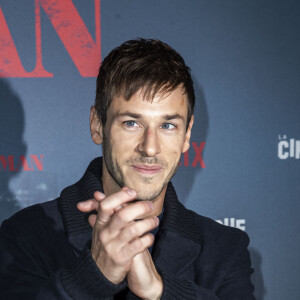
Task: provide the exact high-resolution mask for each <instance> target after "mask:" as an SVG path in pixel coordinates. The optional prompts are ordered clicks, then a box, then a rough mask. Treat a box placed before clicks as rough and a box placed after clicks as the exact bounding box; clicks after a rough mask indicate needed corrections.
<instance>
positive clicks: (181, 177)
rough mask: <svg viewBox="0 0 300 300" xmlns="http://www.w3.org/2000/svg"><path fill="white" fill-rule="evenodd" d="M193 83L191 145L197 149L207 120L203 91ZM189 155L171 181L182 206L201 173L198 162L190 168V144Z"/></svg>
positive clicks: (195, 80)
mask: <svg viewBox="0 0 300 300" xmlns="http://www.w3.org/2000/svg"><path fill="white" fill-rule="evenodd" d="M193 81H194V89H195V96H196V104H195V112H194V114H195V120H194V126H193V129H192V137H191V143H192V142H196V143H197V146H198V147H199V146H200V142H206V139H207V132H208V124H209V120H208V113H207V106H206V101H205V96H204V92H203V89H202V87H201V85H200V84H199V83H198V81H197V79H196V78H194V77H193ZM204 151H205V147H204V149H203V151H202V158H203V157H204ZM189 153H190V154H191V155H189V166H188V167H186V166H183V165H181V166H180V167H179V169H178V172H177V174H176V175H175V177H174V178H173V180H172V182H173V183H174V187H175V189H176V193H177V195H178V199H179V200H180V202H181V203H183V204H185V202H186V200H187V199H188V198H189V194H190V191H191V190H192V189H193V185H194V181H195V178H196V175H197V173H200V172H201V171H202V168H201V166H200V164H199V162H198V163H197V165H196V166H195V167H192V166H191V165H192V163H193V160H194V157H193V153H194V150H193V146H192V144H191V146H190V150H189ZM182 161H183V159H181V162H182Z"/></svg>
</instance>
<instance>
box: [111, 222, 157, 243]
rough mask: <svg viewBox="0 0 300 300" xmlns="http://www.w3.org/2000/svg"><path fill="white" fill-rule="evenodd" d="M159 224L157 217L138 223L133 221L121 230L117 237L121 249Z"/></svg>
mask: <svg viewBox="0 0 300 300" xmlns="http://www.w3.org/2000/svg"><path fill="white" fill-rule="evenodd" d="M158 224H159V219H158V217H151V218H147V219H144V220H140V221H135V222H132V223H130V224H129V225H127V226H126V227H124V228H123V230H122V231H121V233H120V234H119V236H118V237H117V239H118V243H119V244H120V246H121V247H123V246H124V245H125V244H128V243H130V242H132V241H133V240H135V239H136V238H138V237H141V236H143V235H145V234H146V233H147V232H150V231H151V230H153V229H154V228H156V227H157V226H158Z"/></svg>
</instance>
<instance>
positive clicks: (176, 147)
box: [163, 136, 184, 162]
mask: <svg viewBox="0 0 300 300" xmlns="http://www.w3.org/2000/svg"><path fill="white" fill-rule="evenodd" d="M183 143H184V139H183V137H182V136H178V137H174V139H172V140H167V141H166V142H165V143H164V146H163V147H164V148H165V149H166V154H167V157H166V159H168V160H170V161H174V162H177V160H178V159H179V158H180V156H181V153H182V148H183Z"/></svg>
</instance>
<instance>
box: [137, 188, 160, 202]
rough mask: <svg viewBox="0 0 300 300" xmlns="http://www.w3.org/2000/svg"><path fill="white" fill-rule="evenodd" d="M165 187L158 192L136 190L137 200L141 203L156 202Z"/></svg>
mask: <svg viewBox="0 0 300 300" xmlns="http://www.w3.org/2000/svg"><path fill="white" fill-rule="evenodd" d="M163 189H164V188H163V187H162V188H160V189H157V190H154V191H153V190H148V189H147V190H140V189H136V192H137V197H136V200H139V201H154V200H155V199H156V198H157V197H159V196H160V194H161V193H162V191H163Z"/></svg>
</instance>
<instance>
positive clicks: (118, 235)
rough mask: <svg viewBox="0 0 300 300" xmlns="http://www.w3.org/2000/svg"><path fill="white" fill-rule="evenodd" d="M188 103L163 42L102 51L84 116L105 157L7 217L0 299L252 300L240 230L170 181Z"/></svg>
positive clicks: (186, 77)
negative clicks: (208, 213)
mask: <svg viewBox="0 0 300 300" xmlns="http://www.w3.org/2000/svg"><path fill="white" fill-rule="evenodd" d="M194 102H195V96H194V90H193V83H192V79H191V76H190V71H189V68H188V67H187V66H186V65H185V63H184V61H183V59H182V57H181V56H180V55H179V54H178V53H177V52H176V51H174V50H173V49H172V48H171V47H169V46H168V45H166V44H165V43H162V42H161V41H158V40H145V39H139V40H133V41H128V42H125V43H124V44H122V45H121V46H120V47H118V48H116V49H114V50H113V51H112V52H111V53H110V54H109V55H108V56H107V57H106V58H105V59H104V61H103V63H102V65H101V67H100V71H99V75H98V78H97V90H96V101H95V106H94V107H92V108H91V114H90V127H91V136H92V139H93V141H94V142H95V143H96V144H102V146H103V159H102V158H99V159H96V160H94V161H93V162H92V163H91V164H90V166H89V167H88V169H87V171H86V173H85V174H84V176H83V178H82V179H81V180H80V181H79V182H78V183H76V184H74V185H72V186H70V187H67V188H66V189H64V190H63V191H62V193H61V196H60V197H59V198H58V199H56V200H54V201H50V202H47V203H44V204H39V205H35V206H33V207H30V208H27V209H24V210H23V211H21V212H19V213H17V214H16V215H15V216H13V217H12V218H11V219H9V220H7V221H5V222H4V223H3V225H2V227H1V235H0V237H1V244H0V268H1V281H0V296H1V298H3V299H139V298H142V299H230V300H233V299H239V300H241V299H244V300H245V299H246V300H247V299H254V297H253V296H252V292H253V287H252V285H251V283H250V279H249V277H250V274H251V272H252V270H251V267H250V259H249V253H248V251H247V245H248V242H249V240H248V237H247V235H246V234H245V233H243V232H241V231H239V230H237V229H232V228H229V227H225V226H222V225H220V224H217V223H216V222H214V221H213V220H210V219H208V218H205V217H201V216H199V215H197V214H195V213H194V212H191V211H189V210H186V209H185V208H184V207H183V206H182V205H181V204H180V203H179V202H178V200H177V197H176V193H175V190H174V188H173V186H172V184H171V183H170V179H171V178H172V176H173V175H174V174H175V172H176V170H177V167H178V163H179V160H180V156H181V153H183V152H185V151H187V150H188V148H189V141H190V136H191V130H192V126H193V120H194V117H193V111H194Z"/></svg>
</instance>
